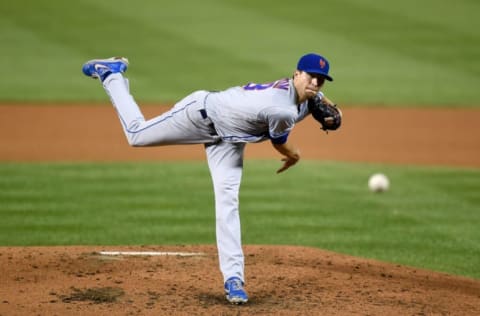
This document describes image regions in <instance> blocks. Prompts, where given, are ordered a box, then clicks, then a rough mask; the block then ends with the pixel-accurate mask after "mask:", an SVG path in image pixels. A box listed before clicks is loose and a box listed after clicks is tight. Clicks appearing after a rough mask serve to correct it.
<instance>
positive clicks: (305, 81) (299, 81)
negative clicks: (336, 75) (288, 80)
mask: <svg viewBox="0 0 480 316" xmlns="http://www.w3.org/2000/svg"><path fill="white" fill-rule="evenodd" d="M324 83H325V78H324V77H323V76H321V75H318V74H313V73H308V72H305V71H298V70H297V71H295V73H294V76H293V84H294V86H295V89H296V90H297V95H298V102H299V103H302V102H304V101H306V100H307V99H310V98H312V97H314V96H315V95H316V94H317V93H318V91H319V90H320V88H321V87H322V86H323V84H324Z"/></svg>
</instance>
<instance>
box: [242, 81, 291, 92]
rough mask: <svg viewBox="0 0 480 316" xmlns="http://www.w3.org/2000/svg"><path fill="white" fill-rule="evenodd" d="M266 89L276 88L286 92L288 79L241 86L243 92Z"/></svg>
mask: <svg viewBox="0 0 480 316" xmlns="http://www.w3.org/2000/svg"><path fill="white" fill-rule="evenodd" d="M268 88H276V89H282V90H288V79H281V80H277V81H274V82H269V83H253V82H250V83H248V84H246V85H245V86H243V89H244V90H265V89H268Z"/></svg>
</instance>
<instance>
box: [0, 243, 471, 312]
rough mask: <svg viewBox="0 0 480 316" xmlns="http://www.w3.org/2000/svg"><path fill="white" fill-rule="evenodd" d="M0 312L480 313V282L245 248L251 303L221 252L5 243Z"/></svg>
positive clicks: (299, 250) (327, 255)
mask: <svg viewBox="0 0 480 316" xmlns="http://www.w3.org/2000/svg"><path fill="white" fill-rule="evenodd" d="M0 250H1V251H0V273H1V279H2V281H1V283H0V315H72V314H74V315H359V314H361V315H480V281H478V280H472V279H468V278H462V277H456V276H450V275H446V274H442V273H435V272H430V271H425V270H420V269H415V268H409V267H404V266H400V265H393V264H386V263H382V262H378V261H374V260H365V259H359V258H355V257H350V256H345V255H339V254H336V253H333V252H328V251H323V250H319V249H315V248H305V247H290V246H289V247H282V246H246V247H245V259H246V274H247V275H246V281H247V283H246V290H247V292H248V293H249V296H250V301H249V302H248V304H246V305H242V306H235V305H230V304H229V303H227V301H226V300H225V297H224V294H223V280H222V277H221V275H220V272H219V269H218V257H217V253H216V248H215V247H214V246H158V247H157V246H148V247H147V246H142V247H115V246H108V247H106V246H98V247H80V246H76V247H0Z"/></svg>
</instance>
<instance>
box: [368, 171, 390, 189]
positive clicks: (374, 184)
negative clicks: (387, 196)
mask: <svg viewBox="0 0 480 316" xmlns="http://www.w3.org/2000/svg"><path fill="white" fill-rule="evenodd" d="M389 187H390V181H389V180H388V178H387V176H386V175H384V174H383V173H375V174H373V175H372V176H371V177H370V179H368V188H369V189H370V191H372V192H385V191H387V190H388V188H389Z"/></svg>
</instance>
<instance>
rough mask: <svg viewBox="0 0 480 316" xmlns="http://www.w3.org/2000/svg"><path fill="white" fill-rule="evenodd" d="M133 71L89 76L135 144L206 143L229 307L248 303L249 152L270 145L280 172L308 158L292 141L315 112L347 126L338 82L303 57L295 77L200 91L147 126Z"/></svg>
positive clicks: (118, 65) (313, 57) (97, 71)
mask: <svg viewBox="0 0 480 316" xmlns="http://www.w3.org/2000/svg"><path fill="white" fill-rule="evenodd" d="M127 67H128V60H127V59H126V58H123V57H112V58H109V59H95V60H91V61H88V62H86V63H85V64H84V65H83V68H82V70H83V73H84V74H85V75H87V76H89V77H92V78H94V79H99V80H100V81H101V82H102V84H103V87H104V89H105V91H106V92H107V94H108V95H109V97H110V100H111V102H112V104H113V106H114V108H115V109H116V111H117V113H118V117H119V119H120V123H121V125H122V127H123V131H124V133H125V136H126V138H127V140H128V143H129V144H130V145H131V146H163V145H173V144H204V146H205V151H206V156H207V161H208V166H209V169H210V174H211V177H212V181H213V186H214V194H215V214H216V239H217V248H218V256H219V263H220V270H221V272H222V274H223V278H224V291H225V294H226V298H227V300H228V301H229V302H231V303H234V304H242V303H246V302H247V301H248V296H247V293H246V291H245V289H244V284H245V275H244V255H243V251H242V242H241V230H240V216H239V198H238V197H239V189H240V182H241V177H242V168H243V154H244V148H245V145H246V144H247V143H253V142H261V141H265V140H269V141H270V142H271V144H272V146H273V148H275V150H277V151H278V152H279V153H280V154H281V155H282V156H283V159H282V161H283V164H282V165H281V166H280V168H279V169H278V170H277V173H280V172H283V171H285V170H287V169H288V168H290V167H291V166H293V165H295V164H296V163H297V162H298V161H299V159H300V153H299V150H298V149H297V148H296V147H295V146H294V145H293V144H291V143H290V142H289V140H288V136H289V134H290V132H291V131H292V129H293V127H294V126H295V124H297V123H298V122H300V121H301V120H303V119H304V118H305V117H307V116H308V115H309V114H312V116H313V117H314V118H315V119H316V120H317V121H318V122H319V123H320V124H321V128H322V129H323V130H325V131H328V130H336V129H337V128H339V127H340V125H341V122H342V113H341V111H340V110H339V109H338V108H337V107H336V105H334V104H333V103H332V102H331V101H330V100H329V99H328V98H327V97H325V96H324V95H323V93H322V92H321V91H320V89H321V88H322V86H323V84H324V82H325V80H328V81H333V79H332V77H331V76H330V75H329V68H330V66H329V63H328V61H327V59H326V58H325V57H323V56H321V55H318V54H313V53H311V54H307V55H304V56H302V57H301V58H300V59H299V61H298V64H297V68H296V70H295V71H294V73H293V76H292V78H285V79H280V80H277V81H274V82H270V83H264V84H257V83H248V84H246V85H243V86H237V87H232V88H229V89H227V90H224V91H219V92H211V91H205V90H200V91H196V92H193V93H192V94H190V95H188V96H186V97H185V98H184V99H182V100H180V101H179V102H178V103H176V104H175V105H174V106H173V107H172V108H171V109H170V110H169V111H167V112H165V113H163V114H161V115H160V116H158V117H155V118H153V119H150V120H145V118H144V116H143V114H142V112H141V111H140V109H139V107H138V105H137V103H136V102H135V100H134V98H133V97H132V95H131V94H130V92H129V82H128V79H126V78H125V77H124V76H123V73H124V72H125V71H126V70H127Z"/></svg>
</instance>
